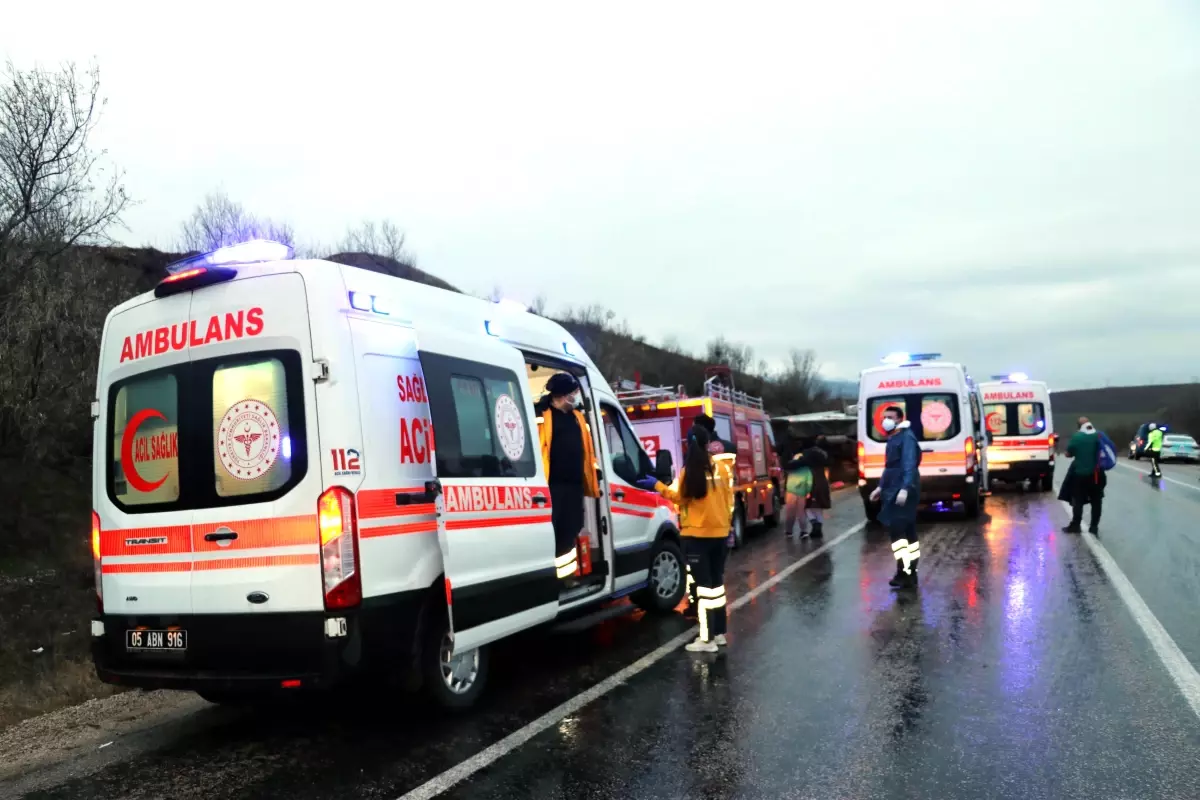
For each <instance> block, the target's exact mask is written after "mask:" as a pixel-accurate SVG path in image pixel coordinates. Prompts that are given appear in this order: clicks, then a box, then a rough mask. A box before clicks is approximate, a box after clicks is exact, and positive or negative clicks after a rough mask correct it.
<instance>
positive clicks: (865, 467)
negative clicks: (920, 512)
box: [858, 353, 988, 521]
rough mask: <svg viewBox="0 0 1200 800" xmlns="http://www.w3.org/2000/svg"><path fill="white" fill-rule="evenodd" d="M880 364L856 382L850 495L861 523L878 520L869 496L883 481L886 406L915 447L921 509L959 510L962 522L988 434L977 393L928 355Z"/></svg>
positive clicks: (983, 489) (978, 505) (971, 511)
mask: <svg viewBox="0 0 1200 800" xmlns="http://www.w3.org/2000/svg"><path fill="white" fill-rule="evenodd" d="M883 362H884V366H879V367H871V368H869V369H865V370H863V372H862V375H861V376H860V379H859V380H860V383H859V399H858V490H859V494H860V495H862V501H863V507H864V509H865V510H866V514H867V519H869V520H871V521H874V520H875V519H876V518H877V517H878V516H879V510H880V509H879V504H878V503H877V502H872V501H871V499H870V496H871V492H872V491H874V490H875V487H876V486H878V485H879V478H880V476H881V475H883V464H884V450H885V448H886V443H887V433H885V432H884V430H883V417H884V412H885V411H886V410H887V409H888V408H889V407H891V406H897V407H899V408H900V409H901V410H902V411H903V412H904V416H905V419H907V420H908V421H909V422H910V423H911V425H912V432H913V433H914V434H915V435H916V437H917V441H918V442H920V443H921V468H920V470H921V502H922V503H923V504H927V505H929V506H933V507H947V506H952V505H955V504H959V503H961V504H962V506H963V509H964V510H965V511H966V514H967V516H968V517H971V518H975V517H978V516H979V513H980V511H981V510H982V508H983V504H984V498H985V497H986V496H987V485H988V483H987V480H988V471H987V464H988V461H987V445H988V435H987V432H986V430H985V429H984V424H983V404H982V402H981V400H980V393H979V388H978V386H977V385H976V384H975V382H974V381H973V380H972V379H971V376H970V374H968V372H967V370H966V367H964V366H963V365H962V364H956V363H953V362H949V361H942V360H941V356H940V355H939V354H936V353H928V354H920V355H909V354H907V353H899V354H893V355H891V356H887V357H886V358H884V359H883Z"/></svg>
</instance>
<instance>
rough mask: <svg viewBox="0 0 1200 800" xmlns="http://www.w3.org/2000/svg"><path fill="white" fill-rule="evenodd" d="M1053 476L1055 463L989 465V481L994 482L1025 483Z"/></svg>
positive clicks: (997, 463) (1003, 463) (1022, 462)
mask: <svg viewBox="0 0 1200 800" xmlns="http://www.w3.org/2000/svg"><path fill="white" fill-rule="evenodd" d="M1053 474H1054V462H1053V461H1009V462H1007V463H1006V462H996V463H989V464H988V480H993V481H1024V480H1030V479H1032V478H1041V477H1044V476H1046V475H1053Z"/></svg>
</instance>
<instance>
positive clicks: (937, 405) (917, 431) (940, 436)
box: [867, 393, 962, 442]
mask: <svg viewBox="0 0 1200 800" xmlns="http://www.w3.org/2000/svg"><path fill="white" fill-rule="evenodd" d="M891 406H896V407H898V408H900V410H902V411H903V412H904V418H905V419H907V420H908V421H909V423H910V424H911V426H912V432H913V434H914V435H915V436H916V437H917V440H918V441H922V442H943V441H946V440H948V439H953V438H954V437H955V436H958V433H959V431H960V430H961V426H962V422H961V420H960V418H959V417H960V414H959V408H958V406H959V404H958V398H957V397H955V396H954V395H952V394H940V393H937V394H934V393H931V394H904V395H892V396H888V397H874V398H871V401H870V403H869V404H868V406H867V412H868V413H869V414H870V417H868V420H867V424H868V427H869V430H868V434H869V435H870V437H871V439H873V440H874V441H876V442H883V441H886V440H887V434H886V433H885V432H884V430H883V427H882V426H883V417H884V411H886V410H887V409H888V408H889V407H891Z"/></svg>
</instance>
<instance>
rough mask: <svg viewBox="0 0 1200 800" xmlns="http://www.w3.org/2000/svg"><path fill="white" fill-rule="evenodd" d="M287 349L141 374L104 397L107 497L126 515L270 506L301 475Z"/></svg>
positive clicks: (297, 393) (300, 439)
mask: <svg viewBox="0 0 1200 800" xmlns="http://www.w3.org/2000/svg"><path fill="white" fill-rule="evenodd" d="M300 363H301V362H300V354H299V353H298V352H296V351H293V350H278V351H270V352H263V353H255V354H252V355H247V356H238V357H233V358H230V357H224V358H210V359H204V360H201V361H193V362H189V363H185V364H179V365H176V366H172V367H166V368H164V369H159V370H155V371H153V372H146V373H143V374H141V375H137V376H134V377H132V378H129V379H127V380H124V381H121V382H119V383H116V384H114V385H113V386H112V387H111V388H110V389H109V393H108V435H107V437H106V438H107V441H108V448H109V451H108V464H109V469H108V481H107V482H108V494H109V498H110V499H111V500H112V502H113V503H114V504H116V505H117V507H118V508H121V509H122V510H124V511H126V512H127V513H135V514H136V513H149V512H153V511H167V510H184V509H195V508H214V507H220V506H230V505H239V504H243V503H253V502H267V501H271V500H275V499H278V498H280V497H282V496H283V495H285V494H287V493H288V492H289V491H290V490H291V489H292V488H293V487H294V486H295V485H296V484H298V483H299V482H300V481H301V480H302V479H303V478H304V476H305V474H306V472H307V469H308V454H307V444H306V441H305V437H304V375H303V371H302V369H301V366H300Z"/></svg>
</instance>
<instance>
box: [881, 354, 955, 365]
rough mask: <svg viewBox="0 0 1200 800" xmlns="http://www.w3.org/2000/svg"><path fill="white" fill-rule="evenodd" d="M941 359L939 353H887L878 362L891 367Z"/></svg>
mask: <svg viewBox="0 0 1200 800" xmlns="http://www.w3.org/2000/svg"><path fill="white" fill-rule="evenodd" d="M941 357H942V354H941V353H889V354H888V355H886V356H884V357H883V358H881V359H879V360H880V361H882V362H883V363H884V364H889V365H891V366H908V365H910V364H919V363H920V362H922V361H937V360H938V359H939V358H941Z"/></svg>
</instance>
